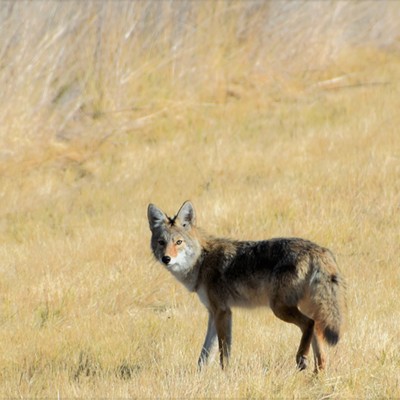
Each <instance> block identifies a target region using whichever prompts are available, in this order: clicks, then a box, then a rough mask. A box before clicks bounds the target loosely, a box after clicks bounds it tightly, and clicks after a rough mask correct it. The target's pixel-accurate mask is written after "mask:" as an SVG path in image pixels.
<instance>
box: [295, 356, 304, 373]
mask: <svg viewBox="0 0 400 400" xmlns="http://www.w3.org/2000/svg"><path fill="white" fill-rule="evenodd" d="M296 362H297V368H298V369H299V370H300V371H303V369H306V368H307V357H306V356H297V357H296Z"/></svg>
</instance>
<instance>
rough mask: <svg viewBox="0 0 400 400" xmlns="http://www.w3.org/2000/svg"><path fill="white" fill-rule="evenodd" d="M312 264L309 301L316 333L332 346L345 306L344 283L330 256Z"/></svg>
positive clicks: (337, 339) (336, 341) (334, 342)
mask: <svg viewBox="0 0 400 400" xmlns="http://www.w3.org/2000/svg"><path fill="white" fill-rule="evenodd" d="M316 264H317V265H315V264H314V267H315V270H314V274H313V277H312V279H311V299H312V303H313V304H314V307H315V308H314V310H315V315H314V317H315V324H316V330H317V332H320V333H322V336H323V338H324V339H325V341H326V342H327V343H328V344H329V345H330V346H334V345H336V344H337V343H338V341H339V339H340V333H341V332H340V331H341V327H342V324H343V307H344V306H345V293H344V291H345V283H344V281H343V278H342V277H341V276H340V274H339V272H338V270H337V266H336V262H335V260H334V258H333V256H332V255H331V254H329V257H323V258H320V259H319V260H318V263H316Z"/></svg>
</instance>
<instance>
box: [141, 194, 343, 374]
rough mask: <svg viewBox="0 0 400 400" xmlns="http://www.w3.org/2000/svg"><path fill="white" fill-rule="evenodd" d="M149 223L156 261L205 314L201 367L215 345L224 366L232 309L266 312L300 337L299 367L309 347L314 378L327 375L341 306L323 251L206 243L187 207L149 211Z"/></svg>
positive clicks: (278, 243) (266, 243)
mask: <svg viewBox="0 0 400 400" xmlns="http://www.w3.org/2000/svg"><path fill="white" fill-rule="evenodd" d="M148 219H149V224H150V229H151V232H152V236H151V248H152V251H153V254H154V256H155V258H156V259H157V260H158V261H159V262H160V263H162V264H163V265H164V266H165V267H166V269H168V271H170V272H171V273H172V274H173V275H174V276H175V278H177V279H178V280H179V281H180V282H181V283H183V284H184V285H185V287H186V288H187V289H188V290H189V291H191V292H196V293H197V294H198V296H199V298H200V300H201V302H202V303H203V304H204V305H205V307H206V308H207V310H208V316H209V317H208V328H207V333H206V337H205V340H204V344H203V347H202V349H201V352H200V357H199V360H198V364H199V367H203V366H204V365H205V364H206V363H207V360H208V358H209V355H210V353H211V350H212V348H213V347H214V344H216V343H218V348H219V356H220V364H221V367H222V368H224V367H225V365H226V364H227V362H228V359H229V355H230V352H231V343H232V312H231V308H232V307H235V306H237V307H255V306H269V307H270V308H271V309H272V311H273V313H274V314H275V315H276V316H277V317H278V318H280V319H281V320H283V321H285V322H289V323H292V324H295V325H296V326H298V327H299V328H300V330H301V333H302V334H301V339H300V344H299V347H298V350H297V353H296V363H297V367H298V368H299V369H301V370H302V369H305V368H306V367H307V360H308V355H309V351H310V347H311V346H312V349H313V352H314V359H315V371H318V370H321V369H323V368H324V367H325V364H326V359H325V354H324V350H323V341H325V342H327V343H328V344H329V345H335V344H336V343H337V342H338V340H339V338H340V330H341V325H342V319H343V303H344V282H343V279H342V277H341V274H340V272H339V270H338V267H337V265H336V262H335V258H334V256H333V254H332V253H331V252H330V251H329V250H328V249H326V248H324V247H321V246H319V245H317V244H315V243H312V242H310V241H308V240H304V239H299V238H276V239H269V240H262V241H237V240H230V239H222V238H215V237H213V236H209V235H207V234H205V233H204V232H203V231H201V230H199V229H198V228H197V227H196V214H195V211H194V208H193V206H192V204H191V203H190V202H189V201H187V202H185V203H184V204H183V205H182V207H181V208H180V210H179V211H178V213H177V214H176V216H174V217H172V218H171V217H168V216H167V215H166V214H165V213H164V212H162V211H161V210H160V209H158V208H157V207H156V206H154V205H153V204H150V205H149V207H148Z"/></svg>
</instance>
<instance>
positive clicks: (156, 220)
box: [147, 204, 167, 231]
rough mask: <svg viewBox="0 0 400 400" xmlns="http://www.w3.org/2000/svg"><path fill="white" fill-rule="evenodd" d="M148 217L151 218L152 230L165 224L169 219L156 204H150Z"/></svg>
mask: <svg viewBox="0 0 400 400" xmlns="http://www.w3.org/2000/svg"><path fill="white" fill-rule="evenodd" d="M147 218H148V219H149V225H150V230H152V231H153V230H154V229H155V228H158V227H159V226H161V225H163V224H164V223H165V222H166V220H167V217H166V216H165V214H164V213H163V212H162V211H161V210H160V209H159V208H157V207H156V206H155V205H154V204H149V206H148V208H147Z"/></svg>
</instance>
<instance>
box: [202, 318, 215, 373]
mask: <svg viewBox="0 0 400 400" xmlns="http://www.w3.org/2000/svg"><path fill="white" fill-rule="evenodd" d="M216 339H217V330H216V327H215V320H214V317H213V315H212V314H211V313H209V314H208V325H207V333H206V338H205V340H204V344H203V347H202V349H201V353H200V357H199V361H198V366H199V369H200V370H201V369H202V368H203V367H204V366H205V365H206V364H207V361H208V357H209V356H210V353H211V351H212V348H213V347H214V344H215V342H216Z"/></svg>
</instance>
